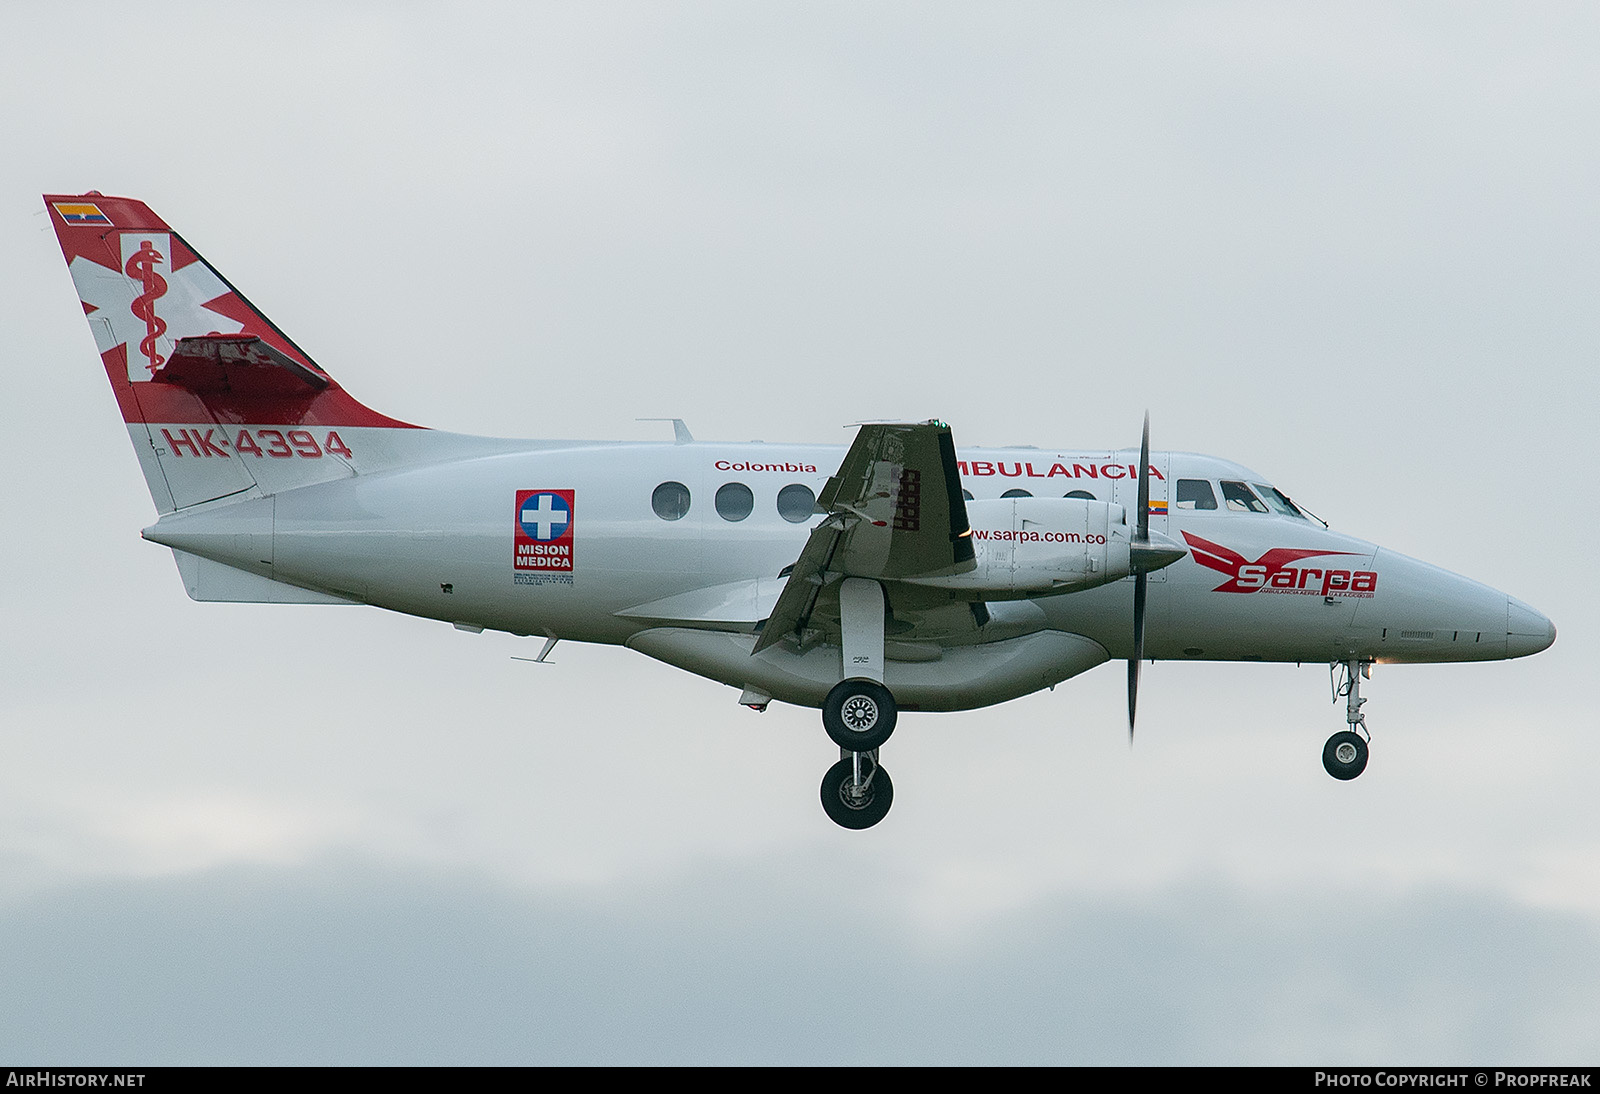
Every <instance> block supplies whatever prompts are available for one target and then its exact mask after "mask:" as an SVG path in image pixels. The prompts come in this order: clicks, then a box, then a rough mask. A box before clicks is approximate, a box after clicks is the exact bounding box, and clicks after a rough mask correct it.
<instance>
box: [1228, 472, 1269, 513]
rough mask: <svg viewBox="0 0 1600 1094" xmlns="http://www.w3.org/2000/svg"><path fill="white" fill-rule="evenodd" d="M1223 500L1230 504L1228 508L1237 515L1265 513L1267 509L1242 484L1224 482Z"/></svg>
mask: <svg viewBox="0 0 1600 1094" xmlns="http://www.w3.org/2000/svg"><path fill="white" fill-rule="evenodd" d="M1222 500H1223V501H1225V502H1227V503H1228V508H1229V509H1231V510H1233V511H1234V512H1235V513H1265V512H1267V507H1266V505H1265V504H1263V503H1262V501H1261V499H1260V498H1258V497H1256V496H1255V495H1254V494H1252V493H1251V492H1250V488H1249V487H1248V486H1246V485H1245V484H1244V483H1242V482H1229V481H1228V480H1226V479H1224V480H1222Z"/></svg>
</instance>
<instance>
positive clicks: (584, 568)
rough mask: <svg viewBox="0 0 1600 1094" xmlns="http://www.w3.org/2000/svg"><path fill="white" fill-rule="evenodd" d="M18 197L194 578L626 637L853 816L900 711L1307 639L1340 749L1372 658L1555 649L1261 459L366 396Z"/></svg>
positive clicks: (1337, 764) (160, 523) (241, 318)
mask: <svg viewBox="0 0 1600 1094" xmlns="http://www.w3.org/2000/svg"><path fill="white" fill-rule="evenodd" d="M45 204H46V207H47V208H48V210H49V214H50V218H51V222H52V223H53V224H54V226H55V230H56V235H57V237H58V239H59V240H60V243H61V249H62V253H63V254H64V255H65V257H66V260H67V264H68V267H69V269H70V270H71V272H72V279H73V283H74V284H75V285H76V286H77V290H78V296H79V298H80V299H81V301H82V303H83V309H84V312H85V313H86V315H87V317H88V320H89V327H90V329H91V330H92V331H93V333H94V339H95V344H96V346H97V348H98V349H99V352H100V357H101V361H102V362H103V363H104V365H105V368H106V374H107V376H108V377H109V379H110V381H111V387H112V390H113V392H114V393H115V394H116V398H117V403H118V405H119V406H120V407H121V409H122V416H123V420H124V421H125V422H126V423H127V426H128V433H129V436H130V437H131V438H132V440H133V447H134V451H135V452H136V453H137V455H138V457H139V464H140V466H141V467H142V468H143V470H144V475H145V481H146V483H147V484H148V485H149V488H150V494H151V497H152V498H153V499H154V501H155V505H156V509H157V510H158V511H159V514H160V517H159V519H158V520H157V521H156V523H155V524H153V525H151V526H150V527H148V528H146V529H144V533H143V535H144V538H146V539H148V540H152V541H154V542H156V543H160V544H164V545H165V546H167V547H170V548H171V549H172V552H173V555H174V557H175V558H176V559H177V563H178V570H179V573H180V574H181V575H182V577H183V582H184V585H185V587H186V588H187V589H188V592H189V595H190V596H191V597H193V598H194V599H195V600H209V601H249V602H259V603H273V604H372V605H376V606H379V607H383V608H389V609H392V610H394V611H399V612H406V613H408V614H410V615H417V616H424V617H427V618H431V619H439V620H443V621H446V622H449V623H453V624H454V625H455V626H457V627H458V628H461V629H463V630H468V631H482V630H484V629H494V630H502V631H508V632H510V633H512V634H517V635H524V636H539V637H543V638H544V639H545V643H544V647H543V649H542V650H541V651H540V653H539V655H538V657H537V658H536V660H541V661H542V660H543V659H544V658H545V657H546V656H548V654H549V653H550V650H551V649H552V648H553V647H554V645H555V643H556V641H557V640H558V639H571V640H574V641H580V642H606V643H612V644H615V645H623V646H627V647H629V648H630V649H634V650H638V651H639V652H641V653H644V654H646V655H648V656H650V657H654V658H657V659H659V660H661V661H665V662H667V663H668V664H672V665H676V666H678V667H679V668H683V669H686V670H688V671H689V672H693V673H696V674H697V675H700V676H704V677H707V678H709V679H712V680H717V681H720V682H721V683H723V684H727V685H730V686H732V687H734V688H738V689H740V694H739V701H740V702H741V703H744V704H746V705H748V706H751V707H754V708H755V709H757V710H762V709H764V708H765V707H766V706H767V704H768V703H769V702H771V701H773V700H774V699H776V700H778V701H780V702H786V703H794V704H797V705H800V706H808V707H820V708H821V709H822V722H823V727H824V728H825V729H826V731H827V733H828V735H829V736H830V737H831V738H832V739H833V741H834V742H835V743H836V744H837V745H838V746H839V750H840V759H839V762H838V763H836V764H834V765H833V766H832V767H831V768H830V769H829V770H828V772H827V775H826V776H825V777H824V779H823V782H822V805H823V808H824V810H825V811H826V812H827V815H828V816H829V817H830V818H831V819H833V820H834V821H835V822H837V823H838V824H840V825H842V826H844V827H846V828H857V829H860V828H868V827H871V826H872V825H874V824H876V823H878V821H880V820H882V819H883V817H884V815H885V814H886V813H887V812H888V810H889V806H890V803H891V802H892V800H893V794H894V789H893V784H892V783H891V782H890V779H889V774H888V772H887V771H885V770H884V769H883V768H882V767H881V766H879V763H878V756H879V748H880V746H881V745H883V743H884V742H885V741H886V740H887V739H888V737H889V735H890V733H891V732H893V730H894V727H895V721H896V714H897V711H899V710H924V711H935V710H938V711H951V710H969V709H973V708H976V707H984V706H989V705H991V704H994V703H1003V702H1005V701H1006V700H1008V699H1015V698H1017V697H1019V696H1022V695H1027V694H1029V693H1031V692H1034V691H1038V690H1040V689H1041V688H1048V687H1053V686H1054V685H1055V684H1057V683H1059V682H1061V681H1063V680H1066V679H1068V678H1069V677H1072V676H1076V675H1077V674H1079V673H1081V672H1084V671H1086V670H1088V669H1091V668H1093V667H1095V666H1096V665H1099V664H1101V663H1103V662H1105V661H1108V660H1111V659H1113V658H1115V659H1118V660H1126V661H1127V663H1128V731H1129V734H1130V737H1131V735H1132V732H1133V724H1134V713H1135V709H1136V700H1137V695H1138V683H1139V666H1140V664H1141V663H1142V662H1143V661H1144V660H1145V659H1147V658H1148V659H1150V660H1152V661H1154V660H1157V659H1171V660H1189V661H1280V662H1282V661H1293V662H1305V661H1313V662H1326V663H1328V664H1329V665H1330V666H1331V671H1333V672H1334V674H1335V697H1336V699H1337V698H1340V697H1342V698H1344V699H1345V722H1346V728H1345V729H1344V730H1343V731H1341V732H1338V733H1335V734H1334V735H1333V736H1332V737H1330V738H1329V739H1328V742H1327V745H1326V747H1325V748H1324V749H1323V754H1322V760H1323V764H1324V765H1325V766H1326V768H1327V770H1328V772H1329V774H1331V775H1333V776H1334V777H1335V778H1338V779H1352V778H1355V777H1356V776H1357V775H1359V774H1360V773H1361V772H1362V770H1363V769H1364V768H1365V767H1366V763H1367V755H1368V740H1369V735H1368V733H1367V728H1366V719H1365V716H1364V715H1363V713H1362V710H1361V707H1362V704H1363V703H1365V702H1366V700H1365V699H1363V698H1362V697H1361V694H1360V691H1361V680H1362V679H1363V678H1364V677H1366V676H1367V674H1368V669H1369V667H1370V666H1371V665H1372V663H1373V662H1376V661H1385V662H1440V661H1490V660H1498V659H1502V658H1509V657H1523V656H1526V655H1528V654H1532V653H1537V652H1539V651H1540V650H1543V649H1546V648H1547V647H1549V645H1550V644H1551V643H1552V642H1554V641H1555V633H1556V632H1555V627H1554V626H1553V625H1552V624H1551V622H1550V620H1549V619H1547V618H1545V616H1543V615H1542V614H1540V613H1539V612H1538V611H1535V610H1534V609H1533V608H1531V607H1529V606H1528V605H1527V604H1524V603H1523V602H1521V601H1520V600H1517V599H1515V598H1513V597H1510V596H1507V595H1506V594H1505V593H1502V592H1498V591H1496V590H1494V589H1491V588H1489V587H1488V586H1486V585H1480V584H1479V583H1477V582H1475V581H1470V580H1468V579H1467V578H1464V577H1459V576H1457V575H1456V574H1453V573H1450V572H1448V571H1446V570H1442V569H1440V568H1438V567H1436V566H1430V565H1428V564H1427V563H1425V562H1419V561H1417V560H1415V559H1411V558H1407V557H1405V556H1404V555H1400V554H1396V553H1395V552H1393V551H1389V550H1385V549H1383V548H1381V547H1378V546H1376V545H1374V544H1371V543H1368V542H1366V541H1364V540H1360V539H1356V538H1354V537H1351V536H1348V535H1344V534H1342V533H1338V532H1334V531H1332V530H1330V529H1329V528H1328V527H1327V526H1326V525H1325V524H1323V523H1321V522H1320V521H1318V520H1314V519H1312V518H1311V517H1310V516H1309V515H1308V513H1307V511H1306V510H1304V509H1302V508H1300V507H1299V506H1297V505H1296V504H1295V503H1294V502H1292V501H1291V500H1290V499H1289V498H1288V496H1287V495H1285V494H1284V493H1283V492H1282V491H1280V490H1277V489H1276V488H1274V487H1273V486H1271V485H1270V484H1269V482H1268V480H1267V478H1266V477H1264V476H1262V475H1259V474H1257V473H1255V472H1253V471H1250V470H1248V469H1246V468H1244V467H1241V466H1239V465H1238V464H1235V463H1230V462H1228V461H1226V460H1220V459H1215V458H1213V457H1210V456H1200V455H1194V454H1192V453H1185V452H1156V453H1151V452H1150V451H1149V420H1148V417H1147V418H1146V421H1145V434H1144V440H1143V442H1142V444H1141V446H1140V448H1139V450H1137V451H1134V450H1119V451H1110V450H1095V451H1071V452H1069V451H1065V450H1056V449H1039V448H995V449H968V450H964V451H963V450H959V449H957V448H956V446H955V443H954V441H953V440H952V437H951V432H950V428H949V427H948V426H946V425H944V424H943V423H941V422H917V423H889V424H866V425H862V426H861V427H860V429H859V431H858V432H857V434H856V437H855V441H854V443H853V444H852V445H851V446H850V447H849V449H848V450H841V449H839V448H837V447H825V446H815V445H793V444H755V443H753V444H722V443H707V442H696V441H695V440H693V438H692V437H691V436H690V435H689V432H688V430H687V429H685V428H684V426H683V423H682V422H681V421H675V422H674V425H675V434H676V440H675V441H674V442H672V443H655V444H645V443H632V442H594V441H521V440H500V439H492V438H484V437H470V436H463V435H459V434H451V433H441V432H437V431H434V430H429V429H423V428H419V427H416V426H412V425H408V424H407V423H405V422H400V421H396V420H395V419H393V418H389V417H385V416H384V415H382V414H379V413H377V412H375V411H373V410H369V409H368V408H367V407H365V406H363V405H362V404H361V403H359V402H357V401H356V400H355V399H354V398H352V397H351V396H350V395H349V394H348V393H347V392H346V391H345V390H344V389H343V388H342V387H340V386H339V384H338V383H337V382H335V381H334V380H333V378H332V377H330V376H329V375H328V374H327V373H326V372H324V371H323V370H322V369H321V368H320V367H319V366H318V365H317V364H316V362H314V361H313V360H312V359H311V357H310V356H309V355H307V354H306V353H305V352H304V351H303V350H301V349H300V347H299V346H297V345H295V343H294V342H292V341H291V340H290V339H289V338H288V337H287V336H286V335H285V334H284V333H283V332H282V331H280V330H279V329H278V328H277V327H276V326H274V325H273V324H272V322H271V321H270V320H268V319H267V318H266V317H265V316H264V315H262V314H261V313H260V312H259V311H257V310H256V308H255V307H254V305H252V304H251V303H250V302H249V301H248V300H246V299H245V297H244V296H243V295H242V294H241V293H240V292H238V290H236V289H235V288H234V287H233V286H232V285H231V284H229V283H228V282H227V281H226V280H225V279H224V278H223V277H222V276H221V275H220V274H219V273H217V271H216V270H214V269H213V268H212V267H211V266H210V265H208V264H207V263H206V261H205V260H204V259H202V258H201V257H200V256H199V254H198V253H197V252H196V251H195V250H194V249H193V248H192V247H190V246H189V244H188V243H187V242H186V241H185V240H184V239H183V238H182V237H180V236H179V235H178V234H177V233H176V232H174V231H172V229H171V228H169V227H168V226H167V225H166V224H165V223H164V222H163V221H162V220H161V219H160V218H159V217H157V216H156V215H155V214H154V213H152V212H151V211H150V209H149V208H148V207H146V206H145V205H144V204H143V203H141V202H138V201H134V200H131V199H128V198H116V197H106V196H104V195H102V194H99V193H95V192H90V193H87V194H77V195H46V196H45Z"/></svg>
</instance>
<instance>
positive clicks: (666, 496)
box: [650, 482, 689, 520]
mask: <svg viewBox="0 0 1600 1094" xmlns="http://www.w3.org/2000/svg"><path fill="white" fill-rule="evenodd" d="M650 508H652V509H654V510H655V511H656V516H658V517H660V518H661V519H662V520H682V519H683V518H684V516H685V515H686V514H687V513H688V512H689V488H688V487H687V486H685V485H683V483H681V482H664V483H662V484H661V485H660V486H658V487H656V489H655V492H654V493H653V494H651V495H650Z"/></svg>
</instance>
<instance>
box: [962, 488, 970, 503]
mask: <svg viewBox="0 0 1600 1094" xmlns="http://www.w3.org/2000/svg"><path fill="white" fill-rule="evenodd" d="M961 496H962V497H963V498H965V499H966V500H967V501H971V500H972V491H971V490H963V491H961Z"/></svg>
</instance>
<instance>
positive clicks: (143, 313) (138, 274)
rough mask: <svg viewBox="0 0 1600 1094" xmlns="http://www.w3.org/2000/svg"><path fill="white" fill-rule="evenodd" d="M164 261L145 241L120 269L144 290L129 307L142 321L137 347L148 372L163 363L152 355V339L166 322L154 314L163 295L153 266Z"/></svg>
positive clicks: (164, 329) (161, 282) (163, 329)
mask: <svg viewBox="0 0 1600 1094" xmlns="http://www.w3.org/2000/svg"><path fill="white" fill-rule="evenodd" d="M165 261H166V259H165V258H164V257H162V254H161V252H160V251H158V250H156V248H155V244H153V243H151V242H150V241H149V240H148V239H146V240H143V241H142V242H140V244H139V249H138V250H137V251H135V252H134V253H133V255H132V256H131V257H130V258H129V259H128V264H127V265H126V266H125V267H123V272H124V273H126V274H127V275H128V276H129V277H131V278H133V279H134V280H135V281H137V282H139V283H140V284H141V285H143V286H144V292H143V293H141V294H140V295H139V296H137V297H135V298H134V301H133V303H132V304H131V305H129V307H130V309H131V310H132V311H133V314H134V315H136V316H138V317H139V318H140V319H143V320H144V329H145V336H144V339H143V340H142V341H141V342H140V343H139V352H140V353H142V354H144V355H145V357H147V358H148V359H149V361H150V364H149V365H148V366H146V367H148V368H149V369H150V371H151V372H154V371H155V370H156V369H158V368H160V367H161V363H162V362H163V361H165V360H166V358H165V357H163V356H161V354H159V353H157V352H156V339H157V338H160V337H161V336H162V335H163V334H165V333H166V332H167V321H166V320H165V319H163V318H161V317H160V316H159V315H157V314H156V301H157V300H159V299H161V298H162V297H163V296H165V295H167V282H166V279H165V278H163V277H162V276H161V275H160V274H158V273H156V263H158V262H165Z"/></svg>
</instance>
